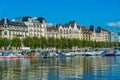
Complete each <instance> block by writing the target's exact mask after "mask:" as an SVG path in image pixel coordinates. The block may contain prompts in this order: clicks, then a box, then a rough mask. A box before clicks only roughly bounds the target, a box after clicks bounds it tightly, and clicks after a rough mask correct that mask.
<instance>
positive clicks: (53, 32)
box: [47, 27, 59, 38]
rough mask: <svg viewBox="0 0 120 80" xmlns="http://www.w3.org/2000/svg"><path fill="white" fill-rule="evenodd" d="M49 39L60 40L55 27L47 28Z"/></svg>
mask: <svg viewBox="0 0 120 80" xmlns="http://www.w3.org/2000/svg"><path fill="white" fill-rule="evenodd" d="M47 37H54V38H59V32H58V29H57V28H55V27H49V28H47Z"/></svg>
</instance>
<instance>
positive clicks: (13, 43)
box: [10, 38, 21, 48]
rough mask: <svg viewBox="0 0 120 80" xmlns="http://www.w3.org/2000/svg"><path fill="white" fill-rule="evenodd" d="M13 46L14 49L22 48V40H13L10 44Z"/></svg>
mask: <svg viewBox="0 0 120 80" xmlns="http://www.w3.org/2000/svg"><path fill="white" fill-rule="evenodd" d="M10 45H11V46H13V47H16V48H17V47H20V46H21V40H20V38H13V39H12V40H11V43H10Z"/></svg>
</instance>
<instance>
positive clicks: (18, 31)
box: [0, 17, 27, 39]
mask: <svg viewBox="0 0 120 80" xmlns="http://www.w3.org/2000/svg"><path fill="white" fill-rule="evenodd" d="M26 35H27V26H26V25H25V24H24V23H22V22H12V21H10V20H8V19H7V18H6V17H5V18H3V19H1V20H0V37H2V38H4V37H6V38H8V39H12V38H14V37H18V38H21V39H22V38H25V37H26Z"/></svg>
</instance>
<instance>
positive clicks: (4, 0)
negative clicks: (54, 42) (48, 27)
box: [0, 0, 120, 31]
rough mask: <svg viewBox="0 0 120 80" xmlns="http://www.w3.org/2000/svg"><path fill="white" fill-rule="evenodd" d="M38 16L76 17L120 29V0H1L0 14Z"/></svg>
mask: <svg viewBox="0 0 120 80" xmlns="http://www.w3.org/2000/svg"><path fill="white" fill-rule="evenodd" d="M5 16H6V17H7V18H9V19H12V18H15V17H22V16H31V17H39V16H42V17H44V18H45V19H46V21H47V23H53V24H59V23H62V24H64V23H67V22H68V21H70V20H75V21H76V23H77V24H79V25H83V26H87V27H89V25H90V24H93V25H94V26H95V27H97V26H101V27H103V28H105V29H108V30H111V31H112V30H113V27H115V28H116V31H120V29H119V28H120V0H0V18H3V17H5Z"/></svg>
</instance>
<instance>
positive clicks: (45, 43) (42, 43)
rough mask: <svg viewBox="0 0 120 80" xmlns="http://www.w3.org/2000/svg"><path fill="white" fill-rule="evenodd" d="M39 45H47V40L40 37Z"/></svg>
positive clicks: (43, 46)
mask: <svg viewBox="0 0 120 80" xmlns="http://www.w3.org/2000/svg"><path fill="white" fill-rule="evenodd" d="M40 45H41V47H42V48H45V47H47V45H48V42H47V39H46V38H45V37H40Z"/></svg>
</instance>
